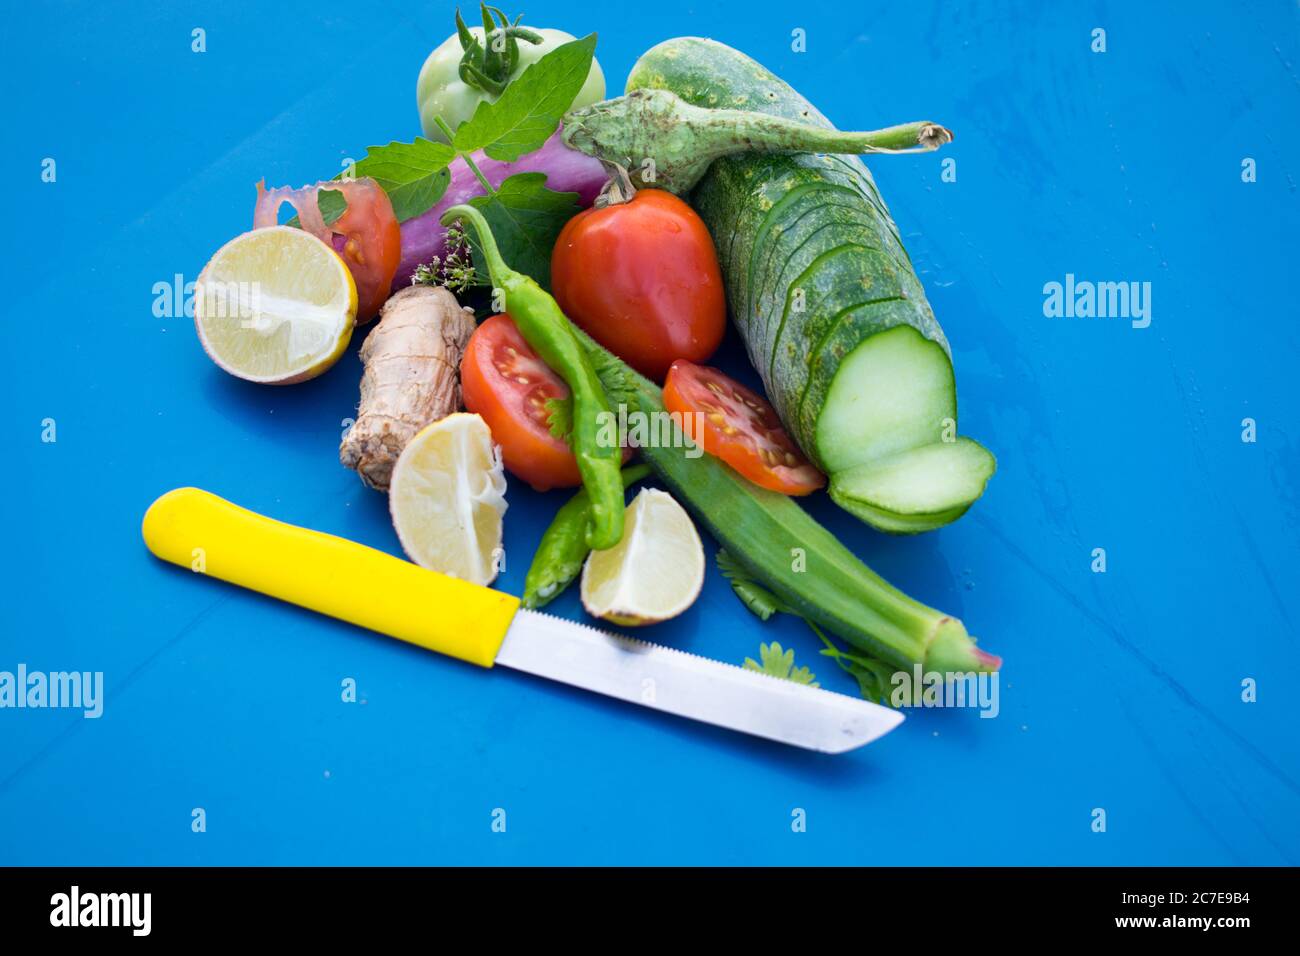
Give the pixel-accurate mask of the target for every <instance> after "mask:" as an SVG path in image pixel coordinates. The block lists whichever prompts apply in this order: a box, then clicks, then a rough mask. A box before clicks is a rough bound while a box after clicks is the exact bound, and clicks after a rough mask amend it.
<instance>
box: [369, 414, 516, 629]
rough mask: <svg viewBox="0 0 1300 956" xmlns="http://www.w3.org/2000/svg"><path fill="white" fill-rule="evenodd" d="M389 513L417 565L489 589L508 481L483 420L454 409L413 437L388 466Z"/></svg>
mask: <svg viewBox="0 0 1300 956" xmlns="http://www.w3.org/2000/svg"><path fill="white" fill-rule="evenodd" d="M388 508H389V511H390V512H391V513H392V516H393V527H394V528H396V529H397V537H398V540H400V541H401V542H402V548H403V550H405V551H406V553H407V555H408V556H409V557H410V559H411V560H412V561H414V562H415V563H416V564H418V565H420V566H421V567H424V568H429V569H431V570H433V571H440V572H442V573H443V574H449V575H451V576H453V577H457V578H460V579H461V580H463V581H472V582H474V583H475V584H491V583H492V581H493V579H494V578H496V576H497V571H498V570H499V569H500V567H501V563H502V561H501V559H502V550H501V531H502V517H503V516H504V515H505V513H506V476H505V472H504V471H503V470H502V466H501V449H500V448H499V447H497V446H496V445H494V444H492V433H491V432H490V431H489V430H488V427H487V425H486V424H485V423H484V421H483V419H481V418H479V417H478V416H477V415H470V414H468V413H466V412H457V413H456V414H454V415H448V416H447V417H446V418H444V419H442V420H441V421H436V422H434V423H433V424H432V425H426V426H425V427H424V428H423V429H422V430H421V431H420V432H419V433H418V434H417V435H416V436H415V437H414V438H412V439H411V441H410V442H409V443H408V444H407V446H406V447H405V448H404V449H402V454H401V456H400V457H399V458H398V459H397V464H396V465H394V466H393V480H392V483H391V484H390V485H389V487H388ZM375 599H376V600H383V596H382V595H376V597H375ZM435 610H436V609H435ZM430 613H434V611H431V612H430Z"/></svg>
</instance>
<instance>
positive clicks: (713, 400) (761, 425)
mask: <svg viewBox="0 0 1300 956" xmlns="http://www.w3.org/2000/svg"><path fill="white" fill-rule="evenodd" d="M664 407H665V408H667V409H668V411H670V412H676V413H677V414H679V415H682V416H686V415H691V414H694V413H699V414H701V415H702V416H703V424H704V438H703V441H704V450H705V451H706V452H708V453H709V454H710V455H713V456H715V457H717V458H721V459H722V460H723V461H725V462H726V463H727V464H728V465H730V466H731V467H732V468H734V469H736V471H738V472H740V473H741V474H742V475H744V476H745V477H746V478H748V479H749V480H750V481H752V482H754V484H756V485H762V486H763V487H764V488H768V489H770V490H772V491H779V492H781V493H782V494H786V495H806V494H809V493H810V492H813V491H816V490H817V489H818V488H820V487H822V485H824V484H826V476H825V475H823V474H822V473H821V472H820V471H818V470H817V469H816V468H814V467H813V466H812V465H811V464H809V462H808V459H807V458H805V457H804V456H803V453H802V452H800V451H799V448H798V446H796V445H795V443H794V442H793V441H792V440H791V439H790V436H789V435H787V434H786V431H785V429H784V428H783V427H782V426H781V419H780V418H778V417H777V414H776V411H775V410H774V409H773V408H772V406H771V405H769V404H768V403H767V400H766V399H765V398H763V396H761V395H758V394H755V393H754V392H752V391H750V390H749V389H747V388H746V387H745V386H743V385H741V384H740V383H739V382H737V381H736V380H735V379H732V378H729V377H727V376H726V375H723V374H722V373H721V372H719V371H718V370H717V369H716V368H709V367H708V366H707V365H695V364H694V363H692V362H687V361H685V360H684V359H678V360H677V361H676V362H674V363H673V364H672V367H671V368H669V369H668V378H667V379H666V380H665V381H664ZM692 434H694V433H693V432H692Z"/></svg>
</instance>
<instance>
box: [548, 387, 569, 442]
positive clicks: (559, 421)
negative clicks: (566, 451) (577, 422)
mask: <svg viewBox="0 0 1300 956" xmlns="http://www.w3.org/2000/svg"><path fill="white" fill-rule="evenodd" d="M545 408H546V425H547V427H548V428H549V429H550V430H551V434H552V435H554V436H555V437H556V438H558V439H560V440H561V441H568V440H569V435H570V434H571V433H572V432H573V396H572V395H569V396H566V397H565V398H548V399H547V400H546V405H545Z"/></svg>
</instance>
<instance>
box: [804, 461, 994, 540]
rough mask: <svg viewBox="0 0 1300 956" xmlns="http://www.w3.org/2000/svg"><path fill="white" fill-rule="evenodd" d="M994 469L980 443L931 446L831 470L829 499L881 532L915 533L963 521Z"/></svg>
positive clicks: (992, 462) (982, 491)
mask: <svg viewBox="0 0 1300 956" xmlns="http://www.w3.org/2000/svg"><path fill="white" fill-rule="evenodd" d="M996 468H997V463H996V461H995V460H994V458H993V456H992V455H990V454H989V452H988V450H987V449H986V448H985V447H984V446H983V445H981V444H979V442H975V441H972V440H971V439H969V438H958V439H957V440H956V441H953V442H934V443H932V444H929V445H921V446H919V447H916V448H909V449H906V450H904V451H900V452H897V453H895V454H893V455H889V456H887V457H884V458H878V459H875V460H873V461H869V462H867V463H866V464H862V465H857V466H855V467H852V468H847V469H844V470H842V471H837V472H835V474H834V475H833V476H832V478H831V489H830V490H831V498H833V499H834V500H835V502H836V504H838V505H840V507H842V508H844V509H846V510H847V511H851V512H853V513H854V514H855V515H857V516H858V517H860V518H862V520H864V521H867V522H869V523H870V524H873V525H875V526H876V527H878V528H880V529H881V530H882V531H891V532H893V533H895V534H915V533H917V532H919V531H929V530H931V529H932V528H938V527H941V526H942V525H945V524H948V522H950V521H954V520H956V519H957V518H959V517H961V515H962V513H963V512H964V511H965V510H966V509H967V508H969V507H970V506H971V503H972V502H973V501H975V499H977V498H978V497H979V496H980V495H982V494H983V493H984V486H985V485H986V484H988V480H989V478H991V477H992V476H993V472H994V471H995V470H996Z"/></svg>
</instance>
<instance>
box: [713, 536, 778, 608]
mask: <svg viewBox="0 0 1300 956" xmlns="http://www.w3.org/2000/svg"><path fill="white" fill-rule="evenodd" d="M715 560H716V561H717V563H718V570H719V571H721V572H722V576H723V577H724V578H726V579H727V581H728V583H730V584H731V589H732V590H733V591H735V592H736V597H738V598H740V602H741V603H742V604H744V605H745V607H747V608H749V610H750V611H752V612H753V613H754V614H755V615H756V616H757V617H758V619H759V620H760V621H766V620H767V619H768V618H770V617H771V616H772V615H773V614H776V613H777V612H779V611H788V610H789V608H787V607H786V605H785V603H784V602H783V601H782V600H781V599H780V598H779V597H777V596H776V595H775V594H773V593H772V592H771V591H769V590H768V589H767V588H765V587H763V586H762V585H761V584H759V583H758V582H757V581H755V580H754V579H753V578H752V577H750V576H749V572H747V571H746V570H745V569H744V568H742V567H741V566H740V565H739V564H737V563H736V559H735V558H733V557H732V556H731V555H729V554H728V553H727V552H726V551H723V550H722V549H719V550H718V554H717V557H716V558H715Z"/></svg>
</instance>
